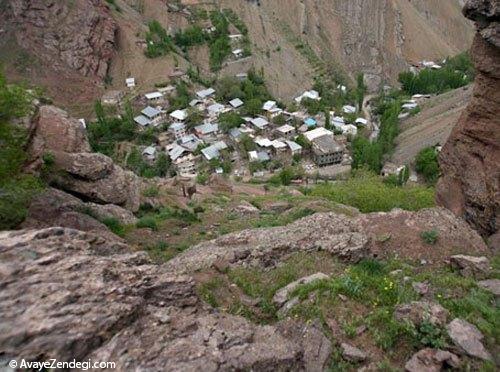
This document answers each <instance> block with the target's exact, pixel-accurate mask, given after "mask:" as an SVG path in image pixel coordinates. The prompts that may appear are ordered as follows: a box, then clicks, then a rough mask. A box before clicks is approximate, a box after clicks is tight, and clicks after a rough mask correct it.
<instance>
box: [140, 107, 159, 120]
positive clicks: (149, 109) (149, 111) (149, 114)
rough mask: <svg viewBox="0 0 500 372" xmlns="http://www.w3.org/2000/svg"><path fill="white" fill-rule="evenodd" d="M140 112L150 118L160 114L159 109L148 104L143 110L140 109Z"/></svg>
mask: <svg viewBox="0 0 500 372" xmlns="http://www.w3.org/2000/svg"><path fill="white" fill-rule="evenodd" d="M141 113H142V114H143V115H144V116H147V117H148V118H150V119H152V118H154V117H156V116H158V115H160V114H161V111H159V110H157V109H155V108H153V107H151V106H148V107H146V108H145V109H144V110H142V111H141Z"/></svg>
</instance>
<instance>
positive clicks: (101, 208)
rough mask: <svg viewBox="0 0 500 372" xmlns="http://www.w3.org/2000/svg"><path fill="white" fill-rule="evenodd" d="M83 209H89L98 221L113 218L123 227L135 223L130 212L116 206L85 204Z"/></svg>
mask: <svg viewBox="0 0 500 372" xmlns="http://www.w3.org/2000/svg"><path fill="white" fill-rule="evenodd" d="M85 207H87V208H89V209H90V211H91V212H92V213H94V214H95V216H97V217H98V218H99V219H100V220H104V219H106V218H115V219H117V220H118V221H119V222H120V223H121V224H123V225H135V224H136V223H137V217H136V216H134V214H133V213H132V212H130V211H129V210H127V209H125V208H122V207H119V206H118V205H114V204H95V203H86V204H85Z"/></svg>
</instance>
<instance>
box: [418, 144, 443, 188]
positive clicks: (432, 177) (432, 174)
mask: <svg viewBox="0 0 500 372" xmlns="http://www.w3.org/2000/svg"><path fill="white" fill-rule="evenodd" d="M415 169H416V170H417V172H418V173H419V174H421V175H422V176H423V177H424V179H425V180H426V181H427V182H428V183H430V184H434V183H436V182H437V180H438V178H439V163H438V155H437V152H436V149H435V148H433V147H426V148H425V149H422V150H421V151H420V152H419V153H418V155H417V157H416V159H415Z"/></svg>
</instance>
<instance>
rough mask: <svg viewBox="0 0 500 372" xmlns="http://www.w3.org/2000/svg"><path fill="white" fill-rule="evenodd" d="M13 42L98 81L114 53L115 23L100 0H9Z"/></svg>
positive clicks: (58, 67) (60, 67)
mask: <svg viewBox="0 0 500 372" xmlns="http://www.w3.org/2000/svg"><path fill="white" fill-rule="evenodd" d="M8 3H9V5H10V15H11V18H10V19H9V21H10V22H11V23H12V25H13V26H14V27H15V29H16V32H15V35H16V39H17V42H18V43H19V44H20V45H21V46H22V47H23V48H24V49H26V50H29V51H31V52H33V51H35V52H36V55H37V57H38V58H40V59H42V60H43V61H44V62H46V63H47V64H49V65H50V66H51V68H53V69H55V70H56V71H58V70H65V69H68V68H69V69H71V70H75V71H78V73H80V74H81V75H83V76H88V77H92V78H95V79H96V80H99V81H102V80H103V79H104V77H105V76H106V74H107V72H108V67H109V64H110V62H111V59H112V57H113V55H114V53H115V34H116V32H117V25H116V23H115V21H114V20H113V18H112V17H111V13H110V11H109V9H108V7H107V6H106V5H105V4H104V2H103V1H100V0H76V1H54V0H38V1H31V0H9V1H8Z"/></svg>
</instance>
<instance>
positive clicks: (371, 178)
mask: <svg viewBox="0 0 500 372" xmlns="http://www.w3.org/2000/svg"><path fill="white" fill-rule="evenodd" d="M310 195H313V196H321V197H324V198H327V199H330V200H333V201H335V202H337V203H341V204H346V205H350V206H353V207H355V208H358V209H359V210H360V211H361V212H363V213H369V212H388V211H390V210H392V209H394V208H401V209H405V210H409V211H417V210H420V209H422V208H430V207H433V206H434V205H435V202H434V189H433V188H430V187H422V186H405V187H398V186H392V185H387V184H385V183H384V182H383V181H382V179H381V178H380V177H379V176H376V175H374V174H372V173H368V172H365V171H360V172H356V173H355V174H354V175H353V176H352V177H351V178H350V179H349V180H347V181H340V182H337V183H326V184H320V185H317V186H315V187H313V188H312V189H311V191H310Z"/></svg>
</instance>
